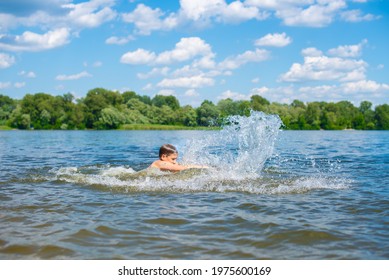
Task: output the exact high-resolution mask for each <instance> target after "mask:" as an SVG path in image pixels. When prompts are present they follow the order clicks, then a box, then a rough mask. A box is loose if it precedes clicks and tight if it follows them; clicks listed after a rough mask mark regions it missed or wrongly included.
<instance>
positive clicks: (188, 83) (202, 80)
mask: <svg viewBox="0 0 389 280" xmlns="http://www.w3.org/2000/svg"><path fill="white" fill-rule="evenodd" d="M214 83H215V81H214V80H213V79H212V78H209V77H206V76H205V75H197V76H192V77H180V78H174V79H163V80H162V81H161V82H159V83H158V85H157V86H158V87H163V88H177V87H181V88H201V87H205V86H213V85H214Z"/></svg>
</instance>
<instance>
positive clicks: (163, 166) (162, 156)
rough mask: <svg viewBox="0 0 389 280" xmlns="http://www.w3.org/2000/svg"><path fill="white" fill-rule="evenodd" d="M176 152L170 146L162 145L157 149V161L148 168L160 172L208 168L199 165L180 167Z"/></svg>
mask: <svg viewBox="0 0 389 280" xmlns="http://www.w3.org/2000/svg"><path fill="white" fill-rule="evenodd" d="M177 157H178V151H177V149H176V147H174V146H173V145H171V144H165V145H162V146H161V148H160V149H159V160H156V161H154V162H153V163H152V164H151V165H150V167H153V168H158V169H160V170H162V171H171V172H178V171H181V170H185V169H189V168H208V167H207V166H201V165H180V164H178V163H177Z"/></svg>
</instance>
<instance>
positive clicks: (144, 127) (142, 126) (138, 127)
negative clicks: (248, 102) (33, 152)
mask: <svg viewBox="0 0 389 280" xmlns="http://www.w3.org/2000/svg"><path fill="white" fill-rule="evenodd" d="M219 129H220V127H207V126H183V125H163V124H123V125H121V126H120V127H119V128H118V129H111V130H219ZM0 130H26V129H16V128H12V127H9V126H5V125H0ZM30 130H34V129H30ZM37 130H55V129H37ZM65 130H69V131H70V130H80V129H65ZM65 130H64V131H65ZM81 130H82V129H81ZM85 130H97V129H85Z"/></svg>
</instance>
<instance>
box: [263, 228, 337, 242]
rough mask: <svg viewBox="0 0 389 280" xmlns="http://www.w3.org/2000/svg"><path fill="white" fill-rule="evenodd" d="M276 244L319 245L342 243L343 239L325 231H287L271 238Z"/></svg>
mask: <svg viewBox="0 0 389 280" xmlns="http://www.w3.org/2000/svg"><path fill="white" fill-rule="evenodd" d="M269 238H270V239H273V240H274V242H277V241H280V242H290V243H294V244H300V245H309V244H317V243H320V242H328V241H340V240H342V239H343V238H341V237H339V236H337V235H335V234H332V233H329V232H325V231H315V230H287V231H283V232H279V233H275V234H272V235H270V236H269Z"/></svg>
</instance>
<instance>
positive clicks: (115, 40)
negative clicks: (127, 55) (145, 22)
mask: <svg viewBox="0 0 389 280" xmlns="http://www.w3.org/2000/svg"><path fill="white" fill-rule="evenodd" d="M134 39H135V38H134V37H133V36H132V35H129V36H126V37H116V36H112V37H109V38H107V40H105V43H106V44H108V45H125V44H127V43H128V42H130V41H133V40H134Z"/></svg>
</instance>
